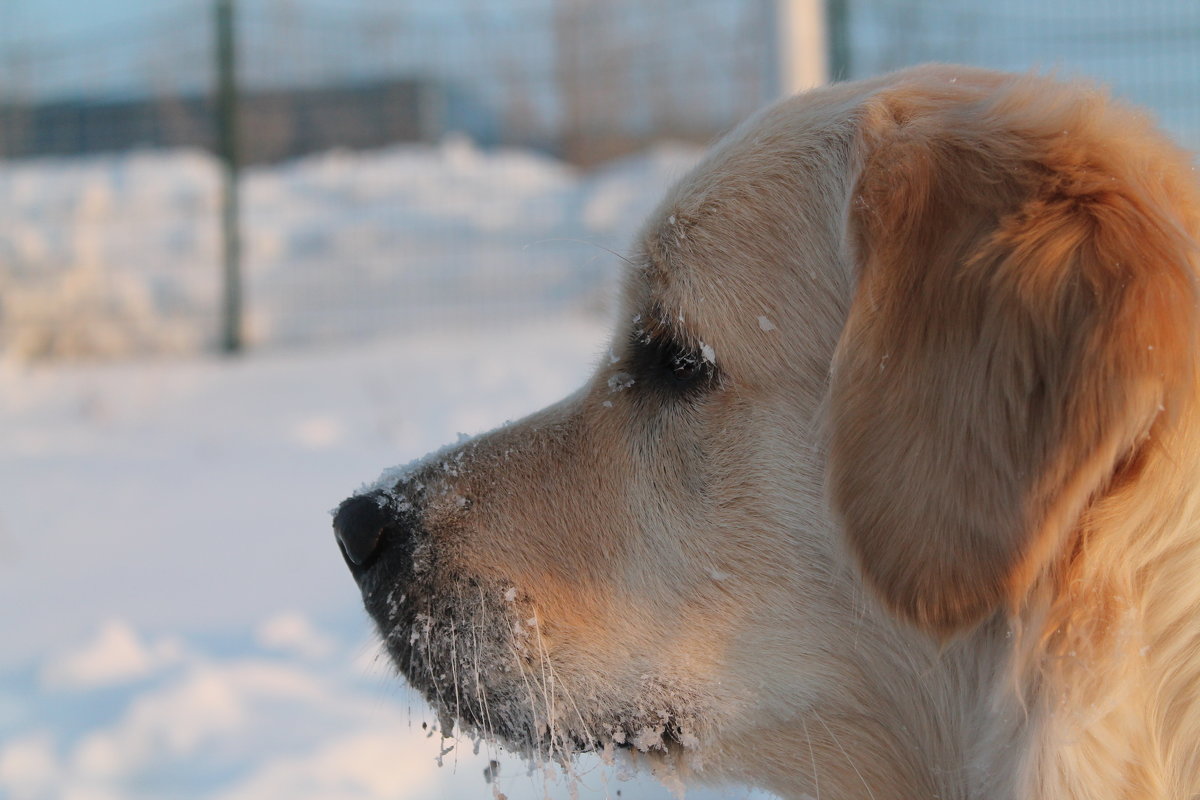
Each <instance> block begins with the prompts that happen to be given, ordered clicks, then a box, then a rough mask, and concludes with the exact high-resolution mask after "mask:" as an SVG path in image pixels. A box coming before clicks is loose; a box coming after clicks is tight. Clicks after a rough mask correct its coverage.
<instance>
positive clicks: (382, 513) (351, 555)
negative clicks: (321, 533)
mask: <svg viewBox="0 0 1200 800" xmlns="http://www.w3.org/2000/svg"><path fill="white" fill-rule="evenodd" d="M391 521H392V519H391V516H390V515H389V514H388V510H387V503H386V501H385V500H384V499H383V498H382V497H379V496H378V495H373V494H360V495H357V496H355V497H351V498H350V499H348V500H343V501H342V504H341V505H340V506H338V510H337V513H336V514H334V515H333V532H334V533H335V534H336V535H337V538H338V541H339V542H341V543H342V550H343V551H344V552H345V553H346V558H348V559H350V560H351V561H353V562H354V563H355V564H357V565H359V566H362V565H364V564H366V563H367V561H368V560H369V559H370V558H371V556H372V555H374V553H375V551H376V550H378V549H379V542H380V540H381V539H382V538H383V529H384V528H386V527H387V526H388V524H389V523H390V522H391Z"/></svg>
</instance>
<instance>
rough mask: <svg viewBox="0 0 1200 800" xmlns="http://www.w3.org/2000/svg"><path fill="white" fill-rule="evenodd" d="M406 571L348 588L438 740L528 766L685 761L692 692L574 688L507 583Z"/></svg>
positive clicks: (384, 568)
mask: <svg viewBox="0 0 1200 800" xmlns="http://www.w3.org/2000/svg"><path fill="white" fill-rule="evenodd" d="M411 563H412V562H411V561H409V562H408V563H404V564H387V563H386V562H385V563H382V564H376V565H374V567H373V568H372V569H370V570H366V571H363V572H362V573H360V575H359V576H358V578H359V585H360V587H361V588H362V594H363V601H364V603H365V605H366V608H367V610H368V611H369V612H370V614H371V617H372V618H373V619H374V621H375V624H376V627H377V629H378V632H379V635H380V638H381V640H382V644H383V646H384V648H385V650H386V652H387V654H388V657H389V658H390V660H391V661H392V663H393V665H394V666H395V667H396V668H397V670H398V671H399V672H400V673H401V674H402V675H403V676H404V678H405V679H406V680H407V682H408V683H409V685H411V686H412V687H413V688H414V689H416V690H417V691H419V692H420V693H421V694H422V695H423V696H424V697H425V699H426V700H427V701H428V702H429V704H430V706H431V707H432V709H433V710H434V712H435V713H436V714H437V716H438V718H439V721H440V725H441V730H442V732H443V734H444V735H451V734H452V733H453V732H454V731H455V729H456V728H457V729H458V731H459V732H460V733H462V734H465V735H467V736H470V737H478V738H483V739H487V740H491V741H498V742H500V743H501V744H502V745H503V746H505V747H506V748H507V749H509V750H511V751H513V752H516V753H518V754H521V755H523V756H525V757H527V758H532V759H538V760H554V761H563V760H565V759H569V758H571V757H573V756H576V755H580V754H584V753H599V754H602V755H607V754H612V753H617V752H621V751H625V752H629V753H637V754H639V758H648V759H650V760H651V761H660V760H666V761H667V762H670V763H682V759H683V758H684V757H685V756H695V754H696V751H697V748H698V746H699V743H700V740H701V732H702V731H703V730H705V726H704V725H702V723H701V722H700V721H701V720H702V719H703V715H701V714H699V713H697V711H696V710H695V709H696V708H697V707H698V706H699V704H698V703H697V702H696V701H695V694H694V693H692V692H684V691H681V690H680V689H679V688H678V687H677V686H675V687H669V686H668V682H667V681H663V680H655V679H652V678H650V677H648V676H643V677H642V680H641V682H640V685H637V686H635V687H633V688H634V691H632V692H629V693H628V694H626V693H625V692H624V691H622V690H620V689H614V688H613V687H612V686H611V683H610V682H609V681H597V685H594V686H593V685H589V686H578V685H571V684H572V683H576V682H577V681H573V682H572V681H568V680H566V679H564V677H563V676H562V675H561V674H560V672H559V671H558V670H557V669H556V663H555V662H556V660H557V658H556V656H555V655H554V654H551V653H550V652H548V650H547V648H546V645H545V643H544V641H543V638H542V634H541V630H540V628H539V621H538V619H537V614H536V612H535V611H534V610H532V609H531V608H530V606H529V605H528V604H527V603H526V602H525V601H524V599H523V598H521V597H520V596H519V595H518V592H517V590H516V588H515V587H513V586H511V585H505V583H504V582H503V581H495V580H488V581H485V580H481V579H458V580H454V581H445V580H438V579H437V578H435V577H434V573H435V572H436V571H435V570H417V571H416V574H414V571H413V569H412V567H411ZM389 568H390V569H389ZM397 568H399V572H398V573H396V572H392V571H391V570H392V569H397ZM398 587H404V588H398ZM615 694H620V695H622V696H614V695H615Z"/></svg>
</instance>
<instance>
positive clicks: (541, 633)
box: [334, 66, 1200, 800]
mask: <svg viewBox="0 0 1200 800" xmlns="http://www.w3.org/2000/svg"><path fill="white" fill-rule="evenodd" d="M1198 237H1200V197H1198V191H1197V181H1196V172H1195V168H1194V166H1193V163H1192V161H1191V160H1190V157H1189V156H1188V155H1187V154H1186V153H1184V152H1183V151H1181V150H1180V149H1178V148H1176V147H1175V146H1174V145H1172V144H1171V143H1170V142H1169V141H1168V140H1167V139H1166V138H1165V137H1164V136H1163V135H1162V134H1160V133H1158V132H1157V131H1156V130H1155V128H1154V127H1153V125H1152V124H1151V123H1150V122H1148V121H1147V119H1146V118H1145V117H1143V116H1142V115H1141V114H1140V113H1138V112H1136V111H1134V110H1131V109H1130V108H1128V107H1126V106H1124V105H1122V104H1120V103H1117V102H1113V101H1111V100H1110V99H1108V98H1107V97H1106V96H1105V94H1104V93H1103V92H1101V91H1098V90H1097V89H1095V88H1092V87H1090V86H1088V85H1080V84H1072V83H1063V82H1058V81H1056V80H1050V79H1047V78H1043V77H1037V76H1012V75H1004V74H998V73H993V72H987V71H983V70H978V69H971V68H963V67H949V66H926V67H920V68H915V69H910V70H905V71H902V72H898V73H895V74H892V75H888V76H886V77H882V78H878V79H872V80H867V81H863V82H857V83H846V84H841V85H834V86H830V87H828V88H823V89H820V90H816V91H812V92H810V93H807V94H803V95H801V96H798V97H795V98H793V99H790V100H786V101H784V102H782V103H779V104H778V105H775V106H774V107H771V108H768V109H766V110H765V111H763V112H762V113H760V114H759V115H758V116H756V117H755V118H753V119H751V120H750V121H749V122H747V123H746V124H744V125H743V126H741V127H740V128H739V129H737V130H736V131H734V132H733V133H731V134H730V135H729V136H728V137H726V138H725V139H724V140H723V141H722V142H720V143H719V144H718V145H717V146H716V147H715V148H714V149H713V151H712V153H711V154H710V155H709V156H708V157H707V158H706V159H705V160H704V161H703V162H702V163H701V164H700V165H699V166H698V167H697V168H696V169H695V170H694V171H693V172H692V173H691V174H690V175H688V176H687V177H685V178H684V179H683V180H682V181H680V183H679V184H678V185H677V186H676V187H675V188H674V189H673V190H672V191H671V192H670V193H669V195H668V196H667V197H666V199H665V200H664V201H663V202H662V204H661V206H660V207H659V208H658V211H657V212H656V213H655V214H654V215H653V216H652V217H651V218H650V220H649V221H648V222H647V224H646V226H645V228H644V230H643V232H642V234H641V235H640V237H639V239H638V241H637V242H636V244H635V253H634V256H633V257H632V259H631V260H632V261H634V262H635V264H636V266H635V267H633V268H631V269H630V270H629V273H628V275H627V279H626V282H625V288H624V295H623V305H622V311H621V315H620V317H619V320H620V324H619V325H618V326H617V329H616V332H615V333H614V335H613V339H612V347H611V351H610V353H609V354H607V355H606V356H605V357H604V358H602V359H601V362H602V363H600V364H599V365H598V367H597V368H596V371H595V374H594V377H593V378H592V379H591V380H590V381H589V382H588V383H587V385H585V386H584V387H583V388H581V389H580V390H579V391H578V392H577V393H575V394H574V395H572V396H570V397H568V398H566V399H565V400H563V401H561V402H560V403H558V404H556V405H553V406H551V407H549V408H547V409H545V410H543V411H541V412H538V413H536V414H534V415H532V416H530V417H529V418H527V419H525V420H523V421H520V422H517V423H515V424H510V425H508V426H506V427H503V428H501V429H499V430H496V431H494V432H491V433H488V434H485V435H483V436H480V437H478V438H475V439H473V440H469V441H466V442H464V443H462V444H459V445H457V446H454V447H452V448H448V449H446V450H443V451H441V452H438V453H436V454H433V455H431V456H429V457H427V458H425V459H424V460H422V461H420V462H418V463H416V464H414V465H411V466H409V467H407V468H402V469H397V470H393V471H389V472H387V473H385V474H384V475H383V477H382V478H381V479H380V480H379V481H378V482H377V483H375V484H374V485H371V486H368V487H364V489H363V490H361V491H360V492H359V493H358V494H357V495H355V496H354V497H351V498H350V499H348V500H346V501H345V502H344V503H342V505H341V506H340V508H339V509H338V511H337V513H336V515H335V519H334V527H335V529H336V533H337V537H338V540H339V542H340V546H341V549H342V552H343V554H344V556H345V559H346V561H347V563H348V565H349V567H350V569H351V571H352V572H353V574H354V577H355V579H356V580H357V582H358V585H359V587H360V588H361V591H362V596H363V599H364V601H365V605H366V608H367V610H368V611H369V612H370V614H371V616H372V617H373V618H374V620H375V622H376V623H377V626H378V629H379V632H380V635H381V637H382V640H383V642H384V644H385V646H386V649H387V651H388V653H389V654H390V657H391V658H392V660H394V662H395V664H396V666H397V667H398V668H399V670H400V671H401V672H403V674H404V676H405V677H406V678H407V680H408V681H409V682H410V683H411V684H412V685H413V686H415V687H417V688H418V689H420V690H421V691H422V692H423V693H424V694H425V695H426V696H427V697H428V698H429V700H430V702H431V703H432V704H433V705H434V707H435V708H436V709H437V710H438V711H439V713H440V714H442V715H443V720H444V725H446V726H451V725H453V724H455V721H457V723H458V724H459V725H461V726H462V727H463V729H464V730H468V731H474V732H477V733H479V734H480V735H494V736H496V737H499V738H500V739H502V740H504V741H506V742H507V743H509V744H510V745H511V746H513V747H516V748H518V749H521V750H524V751H525V752H526V753H528V754H531V755H534V756H542V757H544V758H552V759H556V760H560V761H563V762H564V763H565V762H566V761H567V760H568V759H569V757H570V756H571V754H573V753H577V752H584V751H599V752H602V753H604V752H607V751H611V750H613V749H620V748H626V749H628V750H630V751H635V752H639V753H643V754H645V756H644V757H645V758H646V759H649V760H650V761H651V762H653V763H654V764H655V765H656V769H661V770H666V771H672V770H673V771H674V773H675V774H676V775H678V776H681V777H682V778H683V779H684V780H697V781H705V782H716V783H722V782H736V783H740V784H751V785H754V786H759V787H763V788H765V789H767V790H770V791H772V792H774V793H776V794H778V795H780V796H781V797H785V798H806V797H811V798H828V799H830V800H845V799H846V798H874V799H875V800H884V798H891V799H892V800H900V799H906V798H913V799H914V800H915V799H916V798H922V800H926V799H928V798H942V800H952V799H953V800H967V799H968V798H970V799H972V800H976V799H978V800H983V799H984V798H986V800H1008V799H1010V798H1011V799H1013V800H1015V799H1016V798H1021V799H1022V800H1024V799H1025V798H1053V799H1054V800H1066V799H1067V798H1076V799H1078V800H1084V799H1085V798H1086V800H1102V799H1104V798H1127V799H1129V798H1179V799H1183V800H1186V798H1191V797H1195V796H1197V794H1198V793H1200V505H1198V500H1200V457H1198V456H1200V405H1198V401H1200V385H1198V375H1197V370H1196V359H1197V354H1198V353H1200V349H1198V348H1197V330H1198V322H1200V320H1198V317H1200V307H1198V299H1200V293H1198V291H1197V274H1196V272H1197V268H1198V267H1200V255H1198V254H1200V250H1198V246H1197V242H1198ZM444 729H446V730H448V729H449V727H447V728H444ZM642 758H643V757H642V756H638V757H637V759H638V760H639V761H640V760H642Z"/></svg>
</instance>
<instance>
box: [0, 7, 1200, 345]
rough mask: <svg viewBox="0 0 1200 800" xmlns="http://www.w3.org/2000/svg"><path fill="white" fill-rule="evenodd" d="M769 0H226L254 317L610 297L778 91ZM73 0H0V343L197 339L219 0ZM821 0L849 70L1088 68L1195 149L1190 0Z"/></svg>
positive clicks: (250, 326) (207, 227)
mask: <svg viewBox="0 0 1200 800" xmlns="http://www.w3.org/2000/svg"><path fill="white" fill-rule="evenodd" d="M781 2H789V0H740V1H739V0H652V1H651V2H646V1H645V0H519V2H500V0H449V1H448V2H441V3H430V2H418V0H410V1H409V2H387V3H385V2H371V0H360V1H359V2H355V3H340V4H332V3H323V2H317V0H306V1H303V0H240V2H239V3H238V5H237V14H236V29H235V31H236V42H237V54H238V70H237V76H238V89H239V101H238V109H239V116H240V133H239V140H238V141H239V150H240V154H241V158H242V160H243V162H244V163H245V164H246V165H247V168H246V169H245V170H244V171H243V172H242V173H241V177H240V184H239V186H240V192H239V193H240V196H241V198H242V213H241V221H242V230H243V236H244V245H245V246H244V262H245V263H244V269H245V271H244V281H245V301H246V302H245V308H246V321H245V329H246V331H247V336H248V339H249V341H250V343H251V344H252V345H262V344H272V345H277V344H300V343H307V342H314V341H327V340H331V339H348V338H357V337H363V336H371V335H377V334H380V333H387V332H396V331H404V330H414V329H418V328H420V329H429V328H431V327H432V328H434V329H436V327H437V326H438V325H460V324H467V323H468V322H470V321H473V320H511V319H514V318H516V317H519V316H522V315H527V314H543V313H546V311H547V310H550V309H563V308H571V309H598V308H602V307H603V306H604V304H605V302H606V301H605V299H604V298H605V296H606V291H607V290H608V287H610V286H611V285H612V282H613V279H614V277H615V276H616V275H617V274H618V272H619V266H620V257H619V255H617V254H619V253H620V252H621V251H622V250H623V249H624V248H625V247H626V245H627V244H628V241H629V239H630V237H631V236H632V235H633V232H634V231H635V229H636V225H637V222H638V220H639V219H640V218H641V216H642V215H644V214H645V213H646V212H647V211H649V210H650V209H651V208H652V206H653V204H654V202H655V201H656V199H657V196H658V195H659V194H660V193H661V192H662V190H663V189H664V188H665V187H666V185H667V184H668V183H669V182H670V181H671V180H672V179H673V178H675V177H678V175H679V174H680V173H682V172H683V171H684V170H685V169H686V168H687V167H688V166H689V165H690V164H691V163H693V162H694V160H695V159H696V157H697V153H698V152H699V151H698V149H697V148H698V145H700V144H703V143H704V142H707V141H711V140H712V139H713V138H715V137H716V136H718V135H719V134H720V133H721V132H723V131H725V130H727V129H728V128H730V127H731V126H732V125H734V124H735V123H736V122H737V121H739V120H740V119H741V118H743V117H745V116H746V115H747V114H749V113H750V112H751V111H753V110H754V109H755V108H757V107H759V106H761V105H762V104H764V103H766V102H768V101H770V100H771V99H773V98H774V97H775V96H776V95H777V94H778V91H779V88H778V87H779V86H780V85H781V83H782V81H781V78H780V75H779V70H778V62H779V52H780V51H779V48H780V47H781V46H786V43H784V44H783V45H781V43H780V42H779V30H778V26H777V20H778V13H779V8H778V4H779V3H781ZM59 5H60V4H52V5H51V4H43V3H35V2H33V0H24V1H22V0H16V2H12V3H6V4H3V5H0V352H2V353H3V354H5V355H8V356H20V357H48V356H63V355H83V354H122V353H130V352H178V351H195V350H202V349H206V348H210V347H213V346H214V345H215V343H216V342H217V339H218V332H219V330H220V319H219V316H220V314H219V309H220V297H221V268H222V267H221V252H222V248H221V243H220V226H219V217H220V180H219V175H220V169H219V164H218V163H217V161H216V159H215V157H214V156H213V155H212V153H213V152H214V149H215V147H216V143H217V129H218V126H217V114H216V111H217V106H216V104H215V98H214V89H215V81H216V78H215V76H216V73H217V66H216V61H215V54H216V52H217V47H216V41H215V38H214V19H215V10H214V2H213V0H183V1H182V2H172V3H159V4H154V5H153V6H148V5H145V4H133V3H128V4H121V3H115V4H102V5H103V6H104V7H105V8H107V9H108V11H107V12H105V13H103V14H101V13H99V12H97V11H96V8H97V7H99V5H100V4H80V6H79V8H80V12H79V15H78V17H79V18H78V19H72V20H70V21H69V24H67V23H64V22H63V21H62V20H61V19H58V20H56V19H55V18H53V16H52V14H51V13H50V10H58V11H61V8H60V7H59ZM825 5H826V9H825V10H826V15H825V16H826V19H827V20H828V21H829V22H830V24H831V31H830V34H829V41H830V46H829V49H830V52H831V53H832V56H833V72H834V73H835V74H834V76H835V77H837V78H846V77H849V78H856V77H864V76H867V75H871V74H876V73H878V72H882V71H886V70H890V69H893V68H896V67H899V66H903V65H905V64H909V63H916V62H921V61H929V60H938V61H960V62H966V63H972V64H979V65H984V66H992V67H997V68H1002V69H1010V70H1027V69H1043V70H1054V71H1057V72H1059V73H1060V74H1063V75H1066V76H1074V75H1089V76H1093V77H1095V78H1097V79H1099V80H1100V81H1102V82H1105V83H1107V84H1109V85H1111V86H1112V87H1113V90H1114V92H1115V93H1116V94H1118V95H1120V96H1123V97H1127V98H1129V99H1130V100H1132V101H1134V102H1137V103H1139V104H1142V105H1145V106H1148V107H1150V108H1151V109H1152V110H1153V111H1154V112H1155V113H1156V114H1157V115H1158V116H1159V118H1160V120H1161V121H1162V123H1163V125H1164V126H1165V127H1166V128H1168V130H1170V131H1171V132H1172V133H1173V134H1175V135H1176V136H1177V137H1178V138H1179V139H1181V140H1182V141H1184V143H1185V144H1188V145H1189V146H1192V147H1197V146H1200V103H1197V102H1196V101H1197V99H1200V4H1196V3H1194V2H1192V0H1144V1H1143V2H1139V3H1136V4H1132V3H1128V2H1124V1H1123V0H1088V1H1086V2H1085V0H1040V1H1039V2H1035V1H1034V0H1011V1H1010V2H1007V3H1003V4H979V3H971V2H967V0H827V2H826V4H825ZM39 8H41V9H43V10H41V11H39ZM47 8H49V9H50V10H46V9H47ZM664 141H673V142H684V143H688V144H674V145H670V146H668V145H663V144H662V142H664ZM614 159H616V160H615V161H614ZM610 251H615V252H610Z"/></svg>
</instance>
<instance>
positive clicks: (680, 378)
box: [668, 353, 703, 383]
mask: <svg viewBox="0 0 1200 800" xmlns="http://www.w3.org/2000/svg"><path fill="white" fill-rule="evenodd" d="M668 366H669V368H670V370H671V378H672V379H674V380H675V381H676V382H677V383H691V382H692V381H694V380H696V379H697V378H699V377H700V375H701V373H702V372H703V369H702V366H703V365H702V364H701V363H700V359H699V357H697V356H696V355H694V354H692V353H680V354H678V355H676V356H675V357H674V358H672V359H671V361H670V363H669V364H668Z"/></svg>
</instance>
